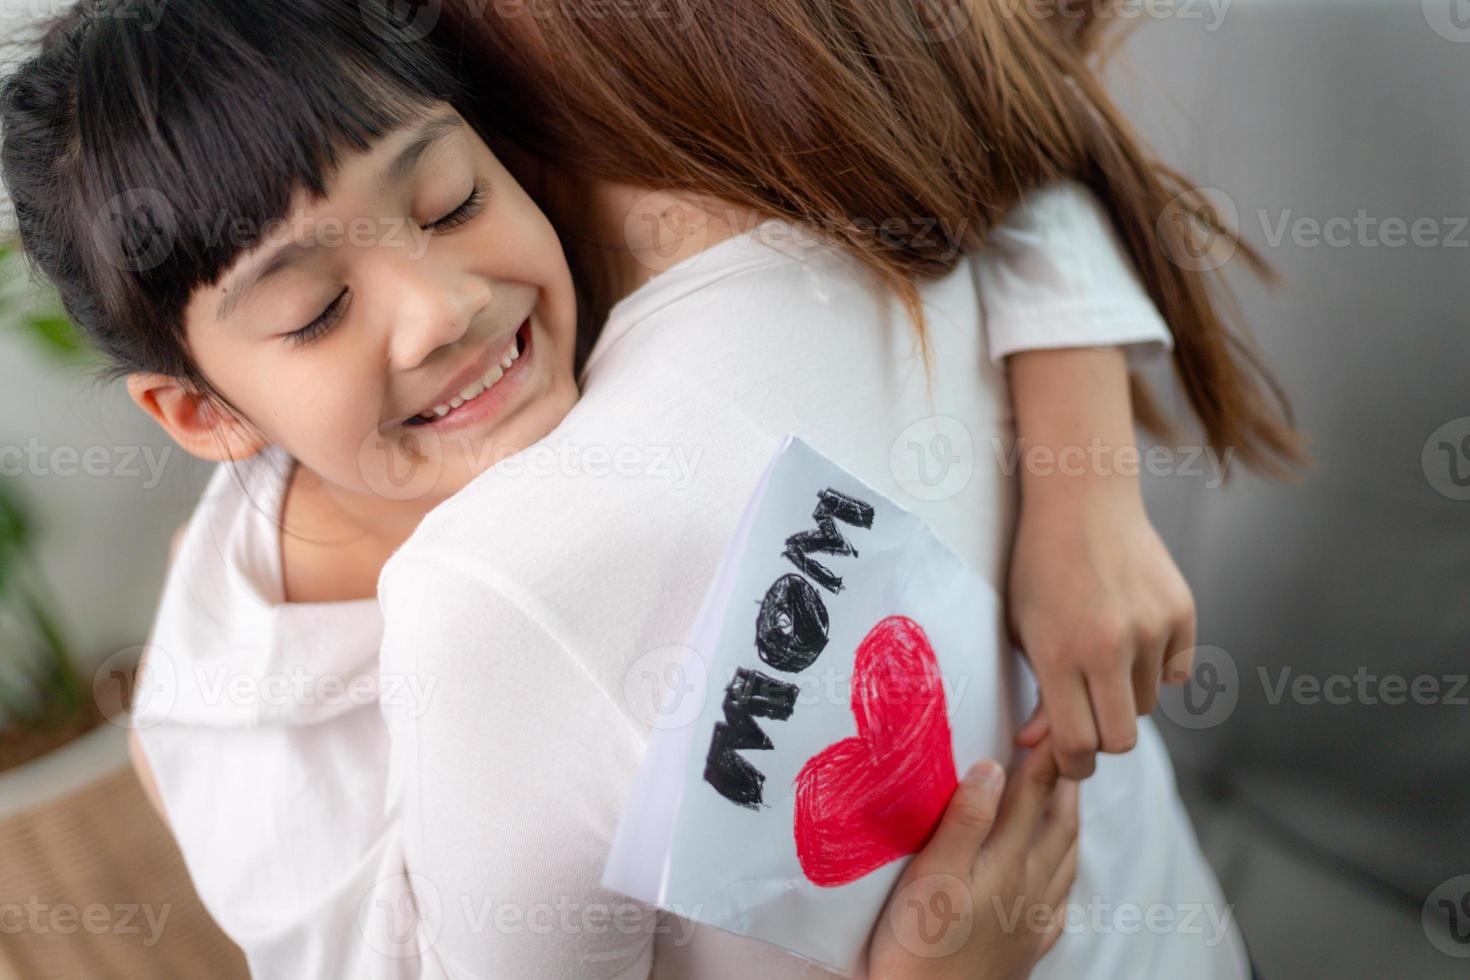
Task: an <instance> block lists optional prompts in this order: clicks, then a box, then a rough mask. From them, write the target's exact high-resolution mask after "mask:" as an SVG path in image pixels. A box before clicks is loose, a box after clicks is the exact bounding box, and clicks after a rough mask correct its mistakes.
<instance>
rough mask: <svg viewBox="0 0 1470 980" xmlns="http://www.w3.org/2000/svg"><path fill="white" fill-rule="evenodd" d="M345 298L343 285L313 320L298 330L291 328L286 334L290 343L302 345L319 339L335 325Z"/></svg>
mask: <svg viewBox="0 0 1470 980" xmlns="http://www.w3.org/2000/svg"><path fill="white" fill-rule="evenodd" d="M346 300H347V290H346V288H345V287H344V288H343V290H342V291H341V292H340V293H338V294H337V298H336V299H334V300H332V302H331V305H330V306H328V307H327V308H326V309H325V310H323V311H322V315H321V316H319V317H317V318H316V319H315V320H313V321H311V322H310V323H308V324H307V325H306V326H304V327H302V328H301V329H300V330H293V331H291V332H290V333H288V334H286V336H287V338H289V339H290V340H291V342H292V343H294V344H296V345H297V346H299V347H304V346H306V345H307V344H309V343H311V342H312V341H314V340H319V339H320V338H322V337H323V336H325V335H326V333H327V331H329V330H331V329H332V328H333V327H335V326H336V325H337V321H338V320H340V319H342V311H343V309H344V308H345V307H346V305H347V302H346Z"/></svg>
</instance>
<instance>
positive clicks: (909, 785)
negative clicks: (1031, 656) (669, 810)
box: [796, 616, 959, 888]
mask: <svg viewBox="0 0 1470 980" xmlns="http://www.w3.org/2000/svg"><path fill="white" fill-rule="evenodd" d="M852 713H853V716H854V717H855V718H856V720H857V729H858V733H857V735H856V736H854V737H852V738H845V739H843V740H842V741H840V742H838V743H836V744H835V745H829V746H827V747H826V748H825V749H823V750H822V751H821V752H818V753H817V754H816V755H814V756H812V757H811V759H809V760H807V764H806V765H805V766H803V767H802V769H801V772H800V773H799V774H798V775H797V777H796V856H797V859H798V860H800V861H801V870H802V871H803V872H804V873H805V874H806V876H807V878H808V879H809V880H810V881H812V882H813V883H815V884H817V885H821V886H823V887H829V888H830V887H834V886H836V885H845V884H847V883H848V882H849V881H856V880H857V879H858V878H861V877H862V876H863V875H865V874H867V873H869V872H870V871H875V870H877V869H878V868H881V867H882V866H883V865H885V864H887V863H888V862H890V861H893V860H896V859H898V858H901V857H903V856H905V855H907V854H913V853H914V852H915V851H917V850H919V848H921V847H923V846H924V842H925V841H927V840H928V839H929V834H930V833H931V832H932V831H933V830H934V827H935V825H936V824H937V823H938V822H939V816H940V814H941V813H942V812H943V811H944V808H945V806H946V805H947V804H948V803H949V798H950V796H951V795H953V793H954V791H955V787H956V786H957V785H958V784H959V778H958V777H957V776H956V774H955V765H954V749H953V747H952V746H951V744H950V738H949V716H948V714H947V713H946V710H945V702H944V685H943V684H942V683H941V680H940V675H939V664H938V662H937V661H936V660H935V658H934V648H933V647H931V646H930V645H929V638H928V637H927V636H925V635H924V630H923V629H922V628H921V627H920V626H919V624H918V623H916V622H914V621H913V620H911V619H907V618H905V617H903V616H889V617H888V618H887V619H885V620H883V621H882V622H880V623H879V624H878V625H877V626H874V627H873V629H872V630H871V631H870V632H869V633H868V635H867V636H865V637H863V642H862V643H860V644H858V648H857V656H856V660H855V663H854V664H853V676H852Z"/></svg>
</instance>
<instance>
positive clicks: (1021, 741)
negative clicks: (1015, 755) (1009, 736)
mask: <svg viewBox="0 0 1470 980" xmlns="http://www.w3.org/2000/svg"><path fill="white" fill-rule="evenodd" d="M1049 731H1051V723H1050V722H1049V721H1048V720H1047V717H1046V708H1045V707H1044V706H1043V705H1042V703H1041V702H1040V701H1037V702H1036V708H1035V709H1034V710H1033V711H1032V712H1031V717H1030V718H1027V719H1026V724H1024V725H1022V726H1021V730H1020V731H1018V732H1016V744H1017V745H1019V746H1021V747H1022V748H1025V749H1033V748H1035V747H1036V745H1037V743H1039V742H1040V741H1041V740H1042V739H1044V738H1046V734H1047V732H1049Z"/></svg>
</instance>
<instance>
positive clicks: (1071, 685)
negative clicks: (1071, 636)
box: [1041, 670, 1098, 779]
mask: <svg viewBox="0 0 1470 980" xmlns="http://www.w3.org/2000/svg"><path fill="white" fill-rule="evenodd" d="M1049 679H1050V683H1046V682H1045V679H1044V680H1043V683H1042V685H1041V686H1042V689H1043V690H1044V691H1046V713H1047V718H1048V720H1049V724H1050V727H1051V748H1052V752H1053V753H1054V754H1055V756H1056V760H1057V768H1058V770H1059V771H1060V773H1061V775H1063V776H1066V777H1067V778H1068V779H1086V778H1087V777H1088V776H1091V775H1092V771H1093V769H1094V768H1096V766H1097V760H1096V759H1095V758H1094V756H1096V755H1097V746H1098V735H1097V725H1096V723H1095V722H1094V721H1093V715H1092V701H1091V700H1090V699H1089V698H1088V696H1087V684H1086V682H1085V681H1084V680H1083V678H1082V674H1081V673H1080V672H1078V671H1074V670H1062V671H1057V672H1056V673H1054V674H1053V675H1052V676H1051V677H1050V678H1049Z"/></svg>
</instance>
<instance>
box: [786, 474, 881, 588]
mask: <svg viewBox="0 0 1470 980" xmlns="http://www.w3.org/2000/svg"><path fill="white" fill-rule="evenodd" d="M817 498H818V501H817V509H816V510H814V511H812V520H814V521H816V522H817V529H816V530H815V531H802V532H801V533H800V534H793V535H792V536H791V537H789V538H787V539H786V551H785V552H783V554H785V556H786V557H787V558H790V559H791V563H792V564H793V565H795V566H796V567H797V568H799V569H801V570H802V571H803V572H805V573H806V574H807V575H809V576H811V578H812V579H813V581H815V582H816V583H817V584H818V585H820V586H821V587H822V588H824V589H826V590H827V591H828V592H834V593H835V592H841V591H842V576H840V575H836V574H833V572H832V570H831V569H830V568H828V567H827V566H825V565H823V564H822V563H821V562H818V561H813V560H812V559H811V558H809V557H807V556H808V555H811V554H822V555H851V556H852V557H854V558H856V557H857V549H856V548H854V547H853V546H852V545H851V544H849V543H848V540H847V539H846V538H844V537H843V536H842V534H841V533H840V532H839V531H838V530H837V524H836V522H835V521H834V520H833V518H836V519H837V520H838V521H841V522H842V523H844V524H851V525H852V526H853V527H861V528H870V527H872V526H873V507H872V505H871V504H865V503H863V502H862V501H861V500H856V499H854V498H852V497H849V496H847V495H846V494H843V493H838V492H837V491H836V490H833V489H831V488H830V487H829V488H828V489H826V490H823V491H822V492H821V493H819V494H817Z"/></svg>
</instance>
